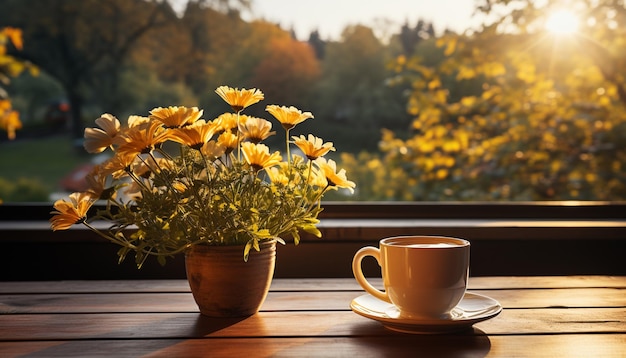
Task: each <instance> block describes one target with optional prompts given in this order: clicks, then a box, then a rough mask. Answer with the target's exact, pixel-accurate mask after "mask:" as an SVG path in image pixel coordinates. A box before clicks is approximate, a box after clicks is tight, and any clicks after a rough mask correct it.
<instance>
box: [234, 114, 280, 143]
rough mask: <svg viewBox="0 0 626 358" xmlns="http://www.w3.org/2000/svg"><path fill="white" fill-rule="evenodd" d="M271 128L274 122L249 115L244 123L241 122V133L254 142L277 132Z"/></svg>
mask: <svg viewBox="0 0 626 358" xmlns="http://www.w3.org/2000/svg"><path fill="white" fill-rule="evenodd" d="M271 129H272V122H270V121H267V120H265V119H263V118H257V117H248V118H247V119H246V121H245V122H244V123H240V124H239V133H241V134H242V135H243V136H244V137H245V138H247V139H248V140H249V141H251V142H252V143H259V142H261V141H262V140H264V139H266V138H267V137H269V136H271V135H274V134H276V132H272V131H271Z"/></svg>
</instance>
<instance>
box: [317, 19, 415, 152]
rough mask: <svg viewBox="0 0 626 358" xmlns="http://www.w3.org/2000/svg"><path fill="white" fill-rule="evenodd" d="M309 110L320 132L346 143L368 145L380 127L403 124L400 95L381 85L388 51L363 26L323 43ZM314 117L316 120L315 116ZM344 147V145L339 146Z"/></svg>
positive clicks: (384, 83) (385, 77)
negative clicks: (321, 59)
mask: <svg viewBox="0 0 626 358" xmlns="http://www.w3.org/2000/svg"><path fill="white" fill-rule="evenodd" d="M325 51H326V52H325V56H324V59H323V61H322V77H321V80H320V83H319V85H318V87H317V88H316V89H315V91H316V92H315V93H316V95H315V101H314V102H313V105H314V113H316V117H318V118H320V121H324V124H321V123H317V122H316V123H311V124H307V125H315V126H316V127H319V126H320V125H321V126H322V127H323V128H322V129H321V130H322V131H325V132H324V133H322V132H320V135H321V136H322V137H324V138H329V139H331V140H334V141H339V140H341V141H342V142H344V143H348V144H347V145H349V146H350V147H351V148H355V150H358V149H364V150H373V149H375V148H376V145H377V142H378V139H377V138H376V136H373V135H372V134H373V133H376V132H379V131H380V129H382V128H390V129H404V128H406V126H407V125H408V123H409V118H408V116H407V115H406V112H405V110H404V104H403V99H402V97H400V96H398V95H397V93H396V92H395V91H394V90H392V89H391V88H390V87H389V86H387V81H388V78H389V76H390V75H392V73H391V72H390V71H389V70H388V69H387V67H386V63H387V62H388V61H389V60H390V59H391V54H390V53H389V51H387V49H386V47H385V46H384V45H383V44H382V43H381V42H380V40H379V39H377V38H376V36H375V35H374V33H373V31H372V29H370V28H368V27H365V26H361V25H358V26H350V27H347V28H346V29H345V30H344V32H343V34H342V39H341V41H339V42H329V43H327V44H326V50H325ZM318 122H319V121H318ZM344 150H345V149H344Z"/></svg>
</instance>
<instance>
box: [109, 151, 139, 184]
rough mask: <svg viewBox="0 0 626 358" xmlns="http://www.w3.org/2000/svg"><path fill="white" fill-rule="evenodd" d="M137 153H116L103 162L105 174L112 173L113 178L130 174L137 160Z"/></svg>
mask: <svg viewBox="0 0 626 358" xmlns="http://www.w3.org/2000/svg"><path fill="white" fill-rule="evenodd" d="M136 158H137V155H135V154H133V153H130V154H128V153H119V152H118V153H115V155H114V156H113V157H112V158H110V159H109V160H107V161H106V162H104V163H102V169H101V170H102V173H103V175H109V174H110V175H112V176H113V179H120V178H122V177H124V176H126V175H127V174H128V172H129V171H130V168H131V166H132V165H133V163H134V162H135V159H136Z"/></svg>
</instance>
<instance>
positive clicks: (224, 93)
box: [215, 86, 264, 113]
mask: <svg viewBox="0 0 626 358" xmlns="http://www.w3.org/2000/svg"><path fill="white" fill-rule="evenodd" d="M215 93H217V94H218V95H219V96H220V97H222V99H223V100H224V101H226V103H228V104H229V105H230V107H231V108H232V109H233V111H235V112H237V113H239V112H241V111H242V110H243V109H244V108H246V107H248V106H251V105H253V104H255V103H257V102H259V101H260V100H262V99H263V98H264V96H263V92H261V90H258V89H256V88H252V89H245V88H242V89H241V90H240V89H239V88H232V87H228V86H220V87H218V88H217V89H216V90H215Z"/></svg>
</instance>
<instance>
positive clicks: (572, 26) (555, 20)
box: [546, 10, 578, 35]
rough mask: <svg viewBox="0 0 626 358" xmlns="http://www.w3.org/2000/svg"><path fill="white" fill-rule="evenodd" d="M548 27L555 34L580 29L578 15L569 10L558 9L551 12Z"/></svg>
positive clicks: (565, 33) (547, 22)
mask: <svg viewBox="0 0 626 358" xmlns="http://www.w3.org/2000/svg"><path fill="white" fill-rule="evenodd" d="M546 29H547V30H548V31H550V32H552V33H554V34H561V35H567V34H571V33H574V32H575V31H576V30H578V17H577V16H576V15H575V14H574V13H573V12H571V11H569V10H558V11H555V12H553V13H552V14H550V16H549V17H548V20H547V21H546Z"/></svg>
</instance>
